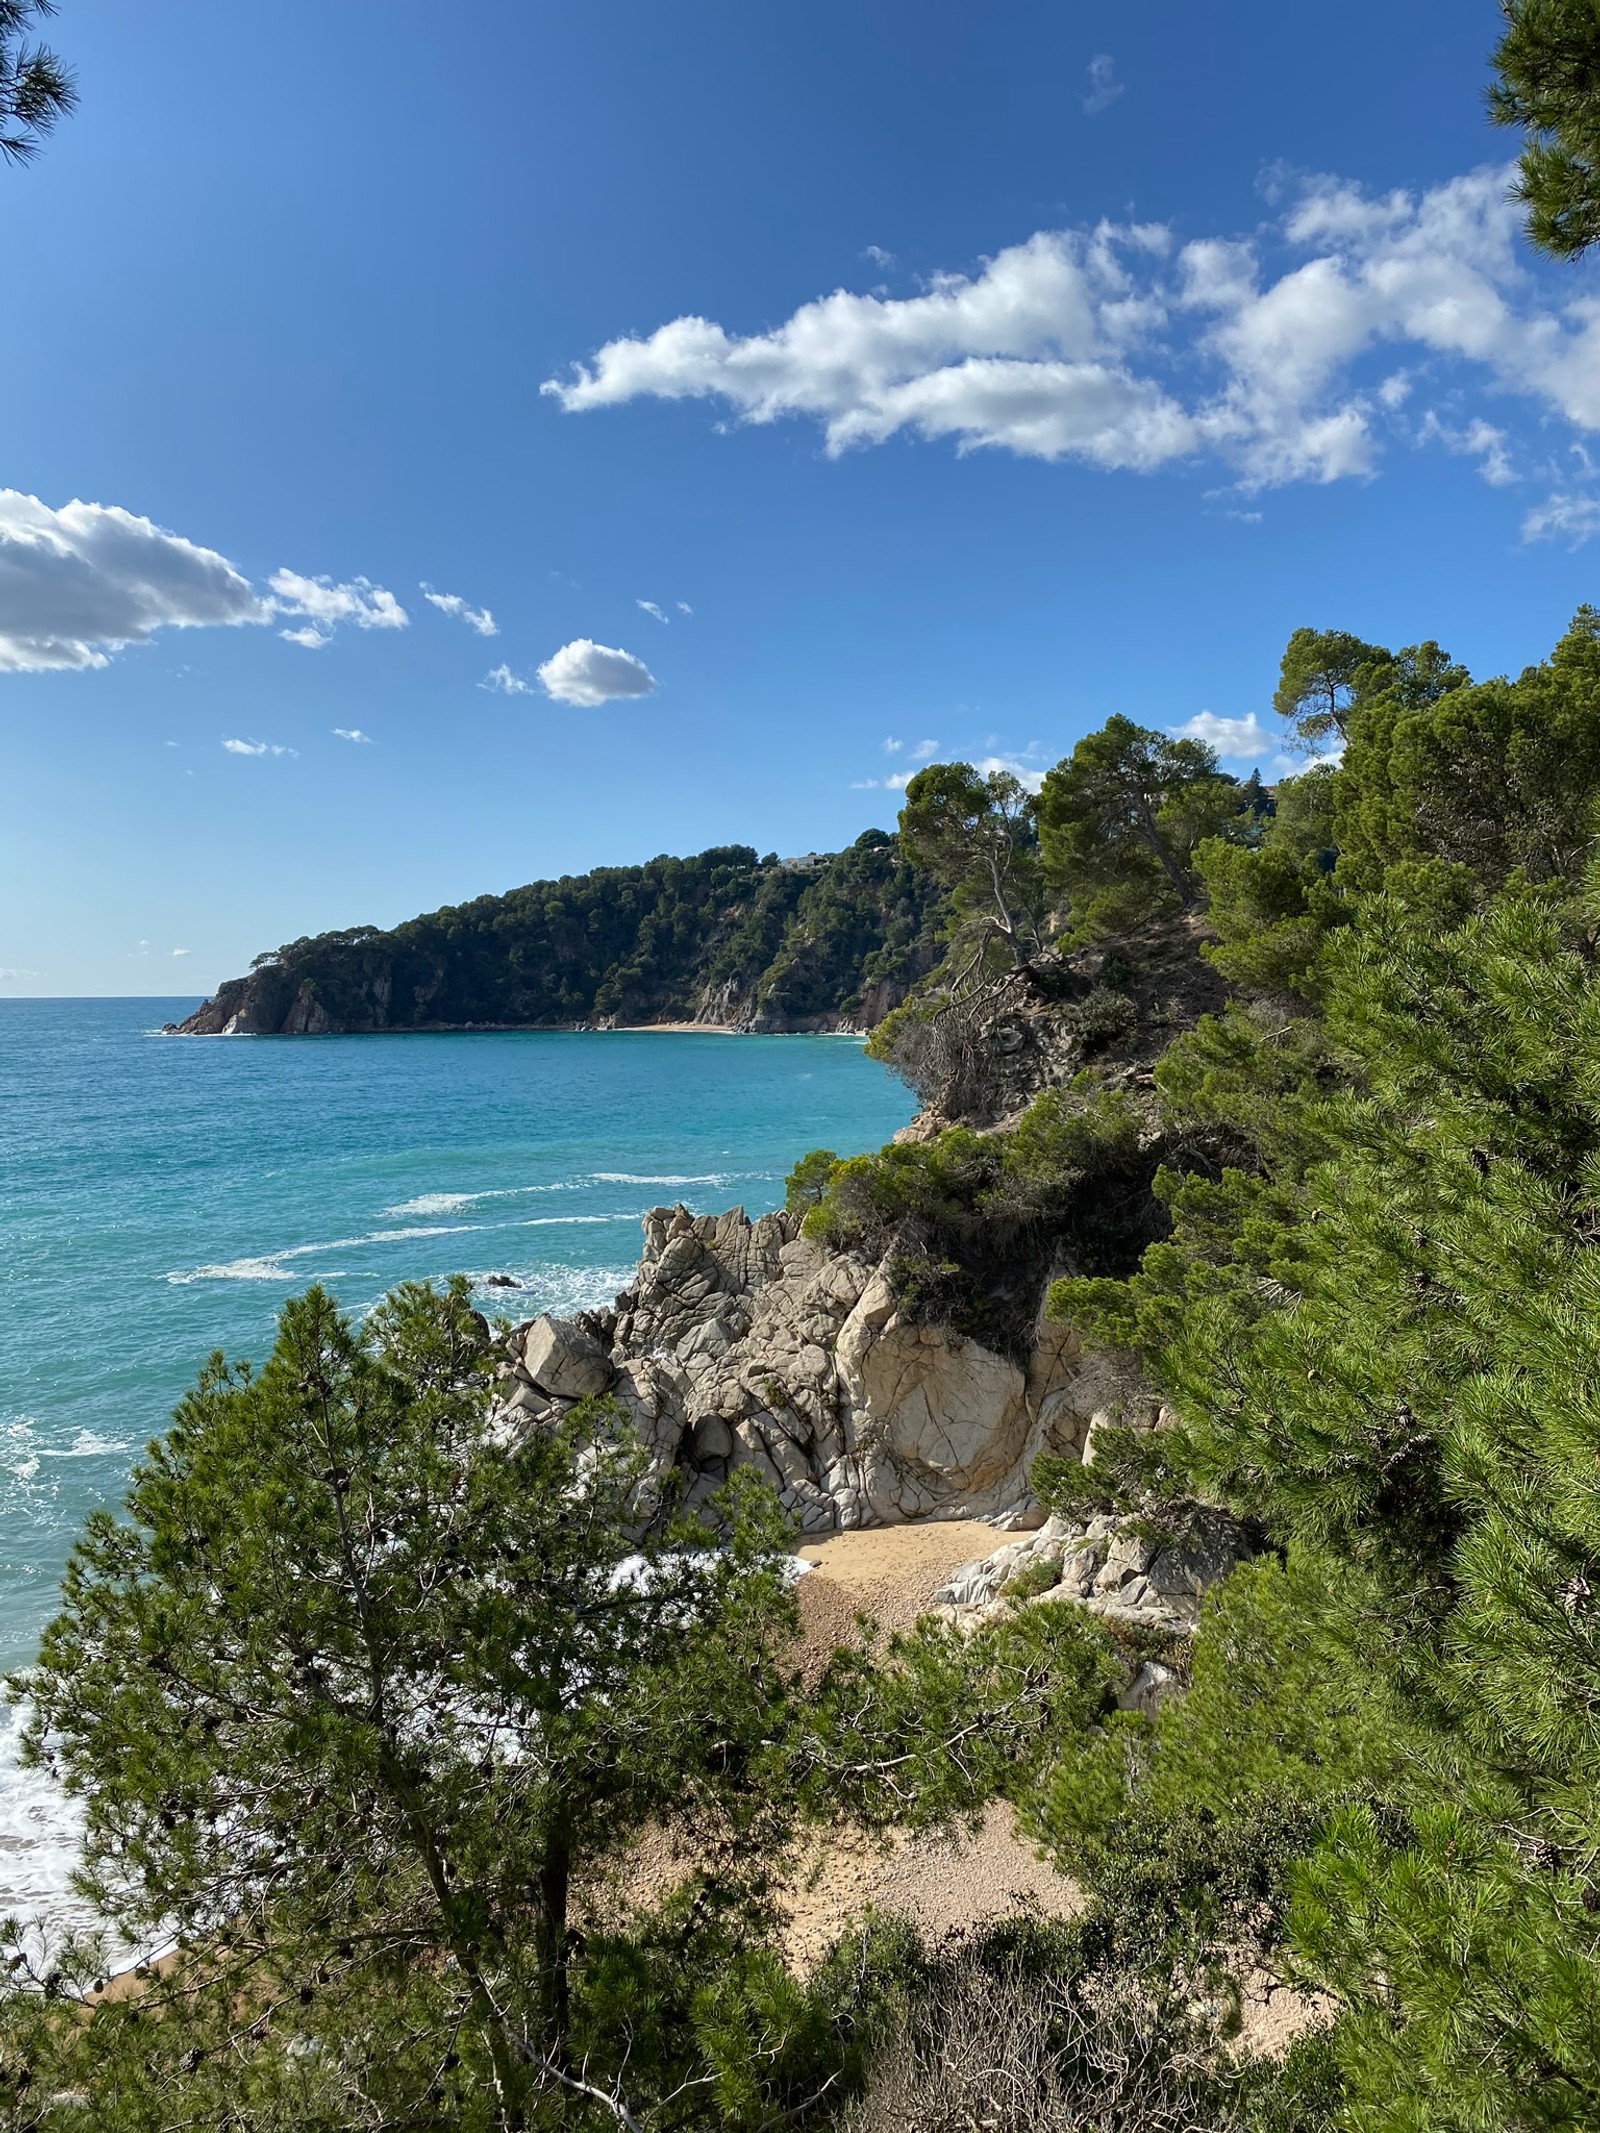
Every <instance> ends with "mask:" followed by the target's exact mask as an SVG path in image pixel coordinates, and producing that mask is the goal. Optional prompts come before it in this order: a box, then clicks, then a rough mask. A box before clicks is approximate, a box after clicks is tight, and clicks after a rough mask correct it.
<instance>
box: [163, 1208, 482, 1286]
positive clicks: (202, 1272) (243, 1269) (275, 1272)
mask: <svg viewBox="0 0 1600 2133" xmlns="http://www.w3.org/2000/svg"><path fill="white" fill-rule="evenodd" d="M483 1227H484V1224H483V1223H481V1222H455V1223H450V1224H448V1225H443V1226H441V1225H440V1224H438V1223H431V1224H428V1225H425V1226H422V1227H414V1228H410V1229H374V1230H369V1231H368V1232H367V1234H366V1235H365V1236H364V1237H330V1238H329V1239H328V1241H327V1243H326V1244H289V1245H285V1246H284V1247H283V1249H282V1250H281V1251H276V1252H264V1253H262V1254H260V1255H259V1256H258V1257H255V1258H246V1259H226V1260H223V1261H221V1262H219V1263H218V1264H216V1265H214V1266H196V1267H190V1268H189V1269H188V1270H187V1272H183V1273H172V1274H168V1275H167V1277H166V1278H167V1280H168V1282H169V1283H171V1285H172V1286H173V1287H174V1288H188V1287H189V1285H190V1284H191V1283H192V1282H196V1281H292V1280H293V1279H294V1278H295V1277H294V1275H293V1274H292V1272H291V1271H290V1269H289V1267H288V1265H287V1263H286V1262H287V1261H289V1260H291V1259H315V1258H319V1257H320V1256H321V1254H322V1253H324V1252H353V1251H360V1250H362V1249H364V1248H365V1247H366V1246H367V1245H369V1244H408V1243H411V1242H412V1241H413V1240H415V1239H416V1238H418V1237H466V1236H469V1235H470V1234H471V1233H472V1232H473V1231H474V1230H479V1229H482V1228H483ZM330 1271H332V1270H330ZM336 1271H338V1272H340V1273H343V1271H344V1269H343V1268H342V1267H341V1268H338V1269H337V1270H336Z"/></svg>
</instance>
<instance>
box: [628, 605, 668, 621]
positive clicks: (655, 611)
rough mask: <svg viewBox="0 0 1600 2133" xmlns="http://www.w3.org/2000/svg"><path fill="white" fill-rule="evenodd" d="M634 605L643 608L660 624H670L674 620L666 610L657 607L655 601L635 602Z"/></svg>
mask: <svg viewBox="0 0 1600 2133" xmlns="http://www.w3.org/2000/svg"><path fill="white" fill-rule="evenodd" d="M633 604H634V606H635V607H637V608H641V609H642V610H643V611H644V613H645V614H647V615H654V616H655V618H656V620H657V621H658V622H666V623H670V622H671V620H672V617H671V616H670V615H669V614H668V613H667V612H666V610H665V608H660V607H657V605H656V603H655V602H654V600H635V601H634V603H633Z"/></svg>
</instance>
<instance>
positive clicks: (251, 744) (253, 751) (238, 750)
mask: <svg viewBox="0 0 1600 2133" xmlns="http://www.w3.org/2000/svg"><path fill="white" fill-rule="evenodd" d="M222 745H223V747H224V748H226V749H227V751H228V753H229V755H298V754H299V753H300V751H299V749H298V748H285V747H284V746H282V744H281V743H280V742H278V741H239V740H231V741H224V742H223V744H222Z"/></svg>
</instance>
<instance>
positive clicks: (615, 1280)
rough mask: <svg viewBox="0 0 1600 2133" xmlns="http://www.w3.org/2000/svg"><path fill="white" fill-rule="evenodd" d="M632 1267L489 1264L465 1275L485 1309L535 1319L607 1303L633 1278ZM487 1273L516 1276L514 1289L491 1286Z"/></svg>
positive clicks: (588, 1308) (595, 1307) (601, 1305)
mask: <svg viewBox="0 0 1600 2133" xmlns="http://www.w3.org/2000/svg"><path fill="white" fill-rule="evenodd" d="M633 1271H634V1270H633V1268H632V1267H631V1266H564V1267H534V1268H532V1269H531V1270H530V1269H522V1268H519V1267H518V1266H517V1265H516V1263H515V1262H514V1261H513V1263H512V1264H511V1265H510V1266H499V1267H490V1268H488V1269H486V1270H485V1272H483V1273H481V1274H473V1275H471V1276H469V1277H468V1278H469V1279H470V1280H471V1282H472V1285H473V1287H474V1289H476V1290H477V1291H478V1292H479V1295H480V1300H481V1301H482V1302H483V1303H484V1306H485V1308H486V1309H490V1310H495V1309H498V1310H503V1311H510V1310H513V1309H514V1310H515V1312H516V1313H517V1314H518V1316H520V1317H523V1318H536V1317H538V1316H539V1314H540V1313H541V1312H545V1311H548V1312H550V1313H551V1314H552V1316H554V1317H558V1318H559V1317H561V1316H563V1315H564V1314H565V1313H567V1312H569V1311H594V1310H599V1309H602V1308H603V1307H604V1306H605V1305H607V1304H609V1303H610V1302H611V1300H612V1298H613V1297H614V1296H616V1294H617V1293H618V1291H619V1290H621V1289H625V1288H626V1287H627V1285H628V1283H629V1282H630V1281H631V1280H632V1279H633ZM490 1274H511V1275H513V1276H515V1278H516V1281H517V1287H516V1288H514V1289H500V1288H493V1289H492V1288H490V1286H489V1276H490Z"/></svg>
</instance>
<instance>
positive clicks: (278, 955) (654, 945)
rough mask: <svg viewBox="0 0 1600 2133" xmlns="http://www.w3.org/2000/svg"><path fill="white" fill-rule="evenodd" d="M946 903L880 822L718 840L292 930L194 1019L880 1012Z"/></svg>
mask: <svg viewBox="0 0 1600 2133" xmlns="http://www.w3.org/2000/svg"><path fill="white" fill-rule="evenodd" d="M942 919H943V898H942V895H941V892H940V891H939V889H938V888H937V886H936V885H935V883H934V882H933V881H932V879H931V878H930V877H929V875H928V874H927V873H926V872H924V871H919V870H918V869H916V868H914V867H912V866H910V865H908V864H907V862H906V859H905V857H904V855H903V854H902V852H901V850H900V845H899V840H898V838H896V837H894V836H892V835H890V834H889V833H888V832H886V831H883V830H867V831H865V832H863V834H862V835H861V836H860V837H858V838H857V839H856V841H855V843H854V844H852V845H851V846H850V847H849V848H848V850H846V851H843V852H834V853H828V854H825V855H821V856H818V855H816V854H808V855H807V856H806V857H805V858H804V859H796V860H780V859H778V858H777V857H776V856H775V855H769V856H768V857H766V858H764V859H758V858H757V856H756V853H755V850H754V848H753V847H752V846H750V845H743V844H731V845H720V846H717V847H715V848H714V849H712V850H711V851H706V852H701V853H699V854H698V855H697V856H696V857H694V858H692V859H672V858H659V859H651V860H649V861H647V862H646V863H645V864H644V865H643V866H633V867H597V868H596V869H595V870H594V871H593V872H592V873H589V874H564V875H562V876H561V878H560V879H559V880H558V881H534V882H529V883H528V884H527V886H526V887H524V888H520V889H511V890H508V891H507V892H506V894H505V895H503V896H480V897H477V898H475V899H474V900H473V901H472V902H471V903H466V904H451V905H447V906H446V907H445V908H444V909H443V910H440V911H430V912H428V913H426V914H425V915H424V916H423V917H420V918H413V919H409V920H407V922H406V923H405V924H404V925H401V926H396V927H394V928H393V929H392V930H390V931H387V932H385V931H382V930H380V929H379V928H378V927H376V926H354V927H349V928H347V929H345V930H344V931H342V932H337V933H322V934H318V935H316V936H315V937H314V938H311V939H302V940H296V941H290V942H289V943H287V945H286V946H284V947H282V948H279V949H277V950H276V951H275V952H273V953H270V954H267V955H262V956H258V957H257V958H256V961H255V963H254V964H253V966H252V967H251V970H250V974H249V976H248V977H243V978H232V979H230V980H229V981H228V982H227V983H226V984H225V985H223V986H221V987H220V988H219V989H218V992H217V994H216V997H215V998H214V999H211V1000H208V1001H207V1002H206V1003H205V1005H204V1006H203V1007H202V1008H201V1009H200V1010H199V1011H198V1012H197V1013H196V1014H194V1015H191V1016H190V1017H189V1019H188V1021H186V1022H185V1023H183V1024H182V1033H183V1034H185V1035H190V1036H216V1035H222V1034H227V1035H251V1036H277V1035H284V1036H320V1035H325V1034H331V1033H354V1032H369V1031H374V1030H421V1029H432V1030H438V1029H482V1028H500V1029H505V1028H521V1029H540V1028H544V1029H550V1028H567V1027H571V1026H573V1025H574V1024H579V1025H593V1026H598V1027H616V1026H619V1025H627V1024H631V1023H650V1022H671V1021H687V1022H706V1023H719V1024H732V1025H734V1026H737V1027H742V1028H748V1029H753V1030H763V1031H768V1030H770V1031H778V1030H815V1029H836V1028H870V1027H872V1026H873V1025H874V1024H876V1023H877V1022H878V1021H880V1020H881V1019H882V1017H883V1016H884V1015H885V1014H886V1013H887V1012H888V1011H889V1009H890V1008H892V1007H894V1006H896V1005H898V1003H899V1002H900V1001H901V1000H903V999H904V998H905V996H906V993H907V992H908V991H909V989H910V987H911V986H912V984H913V983H914V982H915V981H916V980H917V979H918V978H920V977H923V976H925V975H926V974H927V973H928V972H929V971H930V970H931V969H932V968H933V965H934V964H935V962H936V961H937V960H938V953H939V951H938V948H937V945H936V943H937V941H938V936H939V930H940V926H941V923H942Z"/></svg>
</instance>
